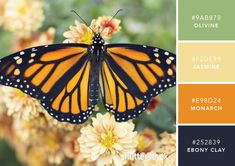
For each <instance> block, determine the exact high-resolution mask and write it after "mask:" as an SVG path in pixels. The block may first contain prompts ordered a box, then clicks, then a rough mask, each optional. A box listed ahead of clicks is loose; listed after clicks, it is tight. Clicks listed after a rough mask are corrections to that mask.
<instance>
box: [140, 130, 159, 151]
mask: <svg viewBox="0 0 235 166" xmlns="http://www.w3.org/2000/svg"><path fill="white" fill-rule="evenodd" d="M156 141H157V136H156V133H155V132H154V131H153V130H150V129H145V130H143V131H142V132H140V133H138V145H137V151H138V152H145V153H147V152H149V151H151V150H153V147H154V144H155V143H156Z"/></svg>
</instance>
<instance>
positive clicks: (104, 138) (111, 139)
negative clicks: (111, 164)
mask: <svg viewBox="0 0 235 166" xmlns="http://www.w3.org/2000/svg"><path fill="white" fill-rule="evenodd" d="M116 141H117V138H116V137H115V136H114V135H113V133H112V132H111V131H107V132H105V133H102V134H101V136H100V143H101V144H102V145H103V146H105V147H106V148H107V149H109V150H112V148H113V145H114V144H115V143H116Z"/></svg>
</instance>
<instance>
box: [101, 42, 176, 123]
mask: <svg viewBox="0 0 235 166" xmlns="http://www.w3.org/2000/svg"><path fill="white" fill-rule="evenodd" d="M100 77H101V79H100V80H101V90H102V95H103V101H104V103H105V107H106V109H107V110H108V111H110V112H112V113H114V115H115V118H116V120H117V121H126V120H128V119H131V118H135V117H137V116H139V114H141V113H142V112H143V111H144V110H145V109H146V107H147V105H148V103H149V101H150V99H151V98H152V97H154V96H157V95H158V94H160V93H162V92H163V91H164V90H166V89H167V88H170V87H173V86H174V85H175V84H176V82H175V81H176V55H175V54H173V53H170V52H168V51H165V50H162V49H159V48H155V47H149V46H142V45H133V44H110V45H107V46H106V55H105V58H104V61H103V62H102V65H101V72H100Z"/></svg>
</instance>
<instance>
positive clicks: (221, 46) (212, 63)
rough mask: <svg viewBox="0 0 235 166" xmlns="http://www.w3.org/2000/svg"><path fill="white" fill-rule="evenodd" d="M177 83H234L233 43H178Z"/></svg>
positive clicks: (234, 54)
mask: <svg viewBox="0 0 235 166" xmlns="http://www.w3.org/2000/svg"><path fill="white" fill-rule="evenodd" d="M178 48H179V56H178V57H179V61H178V63H179V64H178V66H179V72H178V75H179V82H234V81H235V74H234V72H235V43H205V42H203V43H195V42H194V43H179V47H178Z"/></svg>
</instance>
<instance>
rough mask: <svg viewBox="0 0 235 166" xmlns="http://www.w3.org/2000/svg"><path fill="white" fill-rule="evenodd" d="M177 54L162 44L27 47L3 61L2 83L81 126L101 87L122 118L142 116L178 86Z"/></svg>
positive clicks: (96, 35) (109, 106)
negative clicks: (152, 103) (151, 103)
mask: <svg viewBox="0 0 235 166" xmlns="http://www.w3.org/2000/svg"><path fill="white" fill-rule="evenodd" d="M175 79H176V56H175V54H173V53H170V52H168V51H165V50H163V49H160V48H156V47H150V46H145V45H136V44H105V42H104V40H103V38H102V36H101V33H94V36H93V43H92V44H91V45H86V44H53V45H45V46H39V47H33V48H29V49H25V50H22V51H19V52H17V53H14V54H12V55H9V56H7V57H5V58H3V59H1V60H0V84H3V85H5V86H11V87H14V88H17V89H20V90H21V91H23V92H24V93H26V94H28V95H30V96H31V97H33V98H36V99H38V100H39V101H40V103H41V105H42V106H43V107H44V108H45V109H46V110H47V111H48V113H49V114H50V115H51V116H53V117H54V118H56V119H57V120H59V121H65V122H70V123H75V124H81V123H83V122H84V121H86V120H87V119H88V117H89V116H90V115H91V114H92V113H93V112H94V107H95V105H96V104H97V103H98V98H99V90H100V91H101V94H102V100H103V103H104V106H105V108H106V110H107V111H109V112H111V113H113V114H114V115H115V119H116V121H118V122H121V121H126V120H128V119H131V118H136V117H138V116H139V115H140V114H141V113H142V112H143V111H144V110H145V109H146V107H147V105H148V103H149V101H150V99H151V98H152V97H154V96H156V95H158V94H160V93H162V92H163V91H164V90H166V89H167V88H170V87H172V86H174V85H175Z"/></svg>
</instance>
